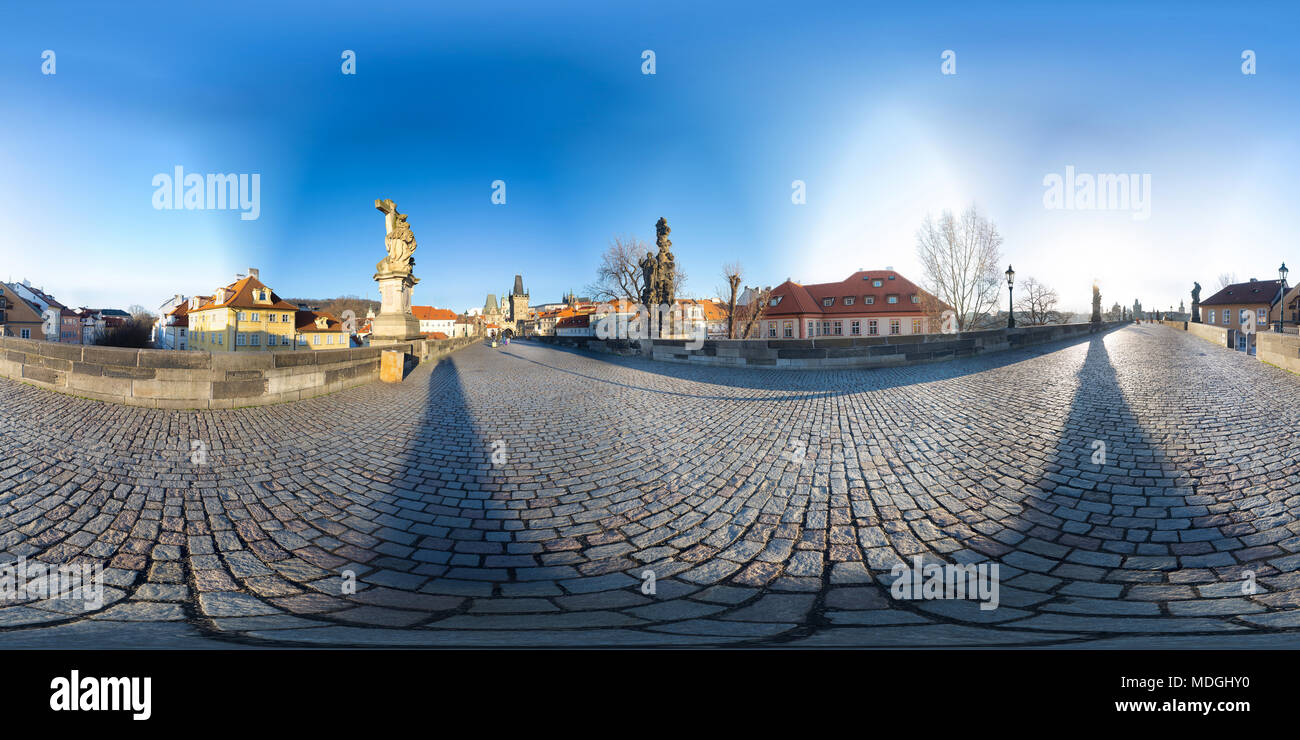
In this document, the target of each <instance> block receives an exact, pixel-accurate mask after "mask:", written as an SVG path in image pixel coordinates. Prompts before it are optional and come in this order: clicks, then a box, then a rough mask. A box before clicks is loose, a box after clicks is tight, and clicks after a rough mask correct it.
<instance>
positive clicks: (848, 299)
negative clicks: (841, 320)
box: [844, 295, 853, 306]
mask: <svg viewBox="0 0 1300 740" xmlns="http://www.w3.org/2000/svg"><path fill="white" fill-rule="evenodd" d="M844 305H846V306H852V305H853V296H851V295H846V296H844Z"/></svg>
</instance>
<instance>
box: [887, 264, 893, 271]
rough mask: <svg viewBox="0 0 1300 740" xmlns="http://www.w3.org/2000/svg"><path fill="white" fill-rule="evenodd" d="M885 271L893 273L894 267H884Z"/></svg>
mask: <svg viewBox="0 0 1300 740" xmlns="http://www.w3.org/2000/svg"><path fill="white" fill-rule="evenodd" d="M885 269H886V270H888V271H890V272H893V271H894V266H893V265H885Z"/></svg>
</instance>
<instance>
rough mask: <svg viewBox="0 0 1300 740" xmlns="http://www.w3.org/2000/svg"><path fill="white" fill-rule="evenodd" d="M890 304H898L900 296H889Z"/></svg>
mask: <svg viewBox="0 0 1300 740" xmlns="http://www.w3.org/2000/svg"><path fill="white" fill-rule="evenodd" d="M889 302H890V303H898V296H896V295H891V296H889Z"/></svg>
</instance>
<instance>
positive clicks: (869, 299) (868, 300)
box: [862, 295, 876, 306]
mask: <svg viewBox="0 0 1300 740" xmlns="http://www.w3.org/2000/svg"><path fill="white" fill-rule="evenodd" d="M862 302H863V303H865V304H867V305H868V306H870V305H871V304H873V303H875V302H876V297H875V296H873V295H866V296H862Z"/></svg>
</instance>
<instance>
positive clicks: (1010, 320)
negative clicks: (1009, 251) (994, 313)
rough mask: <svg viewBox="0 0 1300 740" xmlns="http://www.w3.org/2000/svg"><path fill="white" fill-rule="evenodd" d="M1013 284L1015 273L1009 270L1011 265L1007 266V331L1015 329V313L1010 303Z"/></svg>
mask: <svg viewBox="0 0 1300 740" xmlns="http://www.w3.org/2000/svg"><path fill="white" fill-rule="evenodd" d="M1015 282H1016V271H1015V270H1013V269H1011V265H1007V328H1008V329H1014V328H1016V311H1015V309H1014V308H1013V305H1014V303H1013V302H1012V295H1013V291H1014V290H1015V288H1014V287H1013V285H1014V284H1015Z"/></svg>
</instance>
